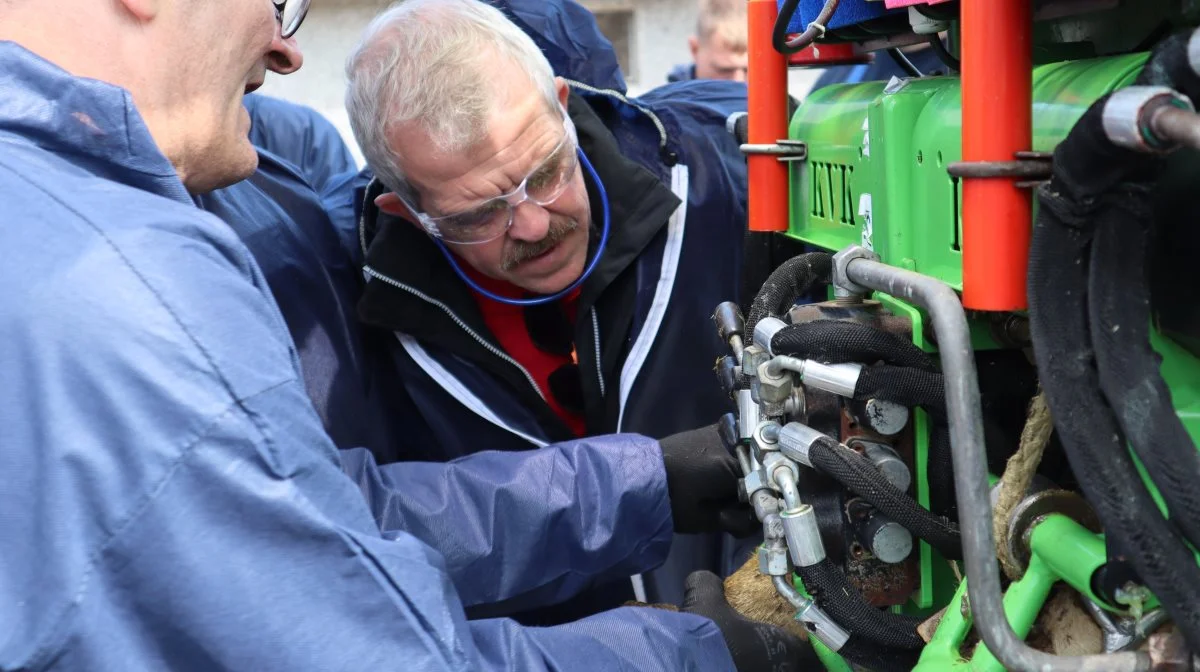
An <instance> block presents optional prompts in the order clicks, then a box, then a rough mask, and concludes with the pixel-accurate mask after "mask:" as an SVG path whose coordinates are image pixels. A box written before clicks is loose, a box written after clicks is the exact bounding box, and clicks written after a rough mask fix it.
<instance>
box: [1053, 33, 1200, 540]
mask: <svg viewBox="0 0 1200 672" xmlns="http://www.w3.org/2000/svg"><path fill="white" fill-rule="evenodd" d="M1191 39H1192V40H1193V41H1197V42H1198V43H1200V39H1198V38H1191ZM1188 45H1189V37H1188V36H1187V35H1183V34H1181V35H1176V36H1174V37H1172V38H1170V39H1169V40H1167V41H1166V42H1165V43H1164V45H1162V46H1161V47H1159V48H1158V49H1157V50H1156V56H1157V57H1158V58H1157V60H1158V61H1159V62H1161V63H1162V65H1161V66H1159V67H1158V68H1153V69H1152V68H1147V69H1146V70H1145V71H1143V73H1142V75H1141V76H1140V77H1139V78H1138V83H1139V84H1158V83H1163V80H1167V81H1170V82H1171V84H1172V85H1173V86H1174V87H1175V88H1178V89H1180V90H1181V92H1182V93H1184V94H1185V95H1186V96H1188V97H1189V98H1190V99H1192V100H1193V101H1195V100H1200V77H1197V75H1196V73H1195V72H1194V71H1193V70H1192V67H1191V65H1190V64H1189V63H1188V62H1187V59H1186V56H1187V54H1188ZM1083 158H1084V159H1086V158H1087V157H1083ZM1128 165H1129V166H1130V167H1131V168H1132V169H1133V170H1130V171H1128V172H1127V173H1126V177H1125V178H1124V179H1123V180H1122V189H1121V191H1122V192H1124V193H1123V196H1124V198H1123V199H1122V200H1121V201H1119V202H1112V203H1110V204H1109V206H1108V208H1107V210H1106V211H1105V214H1104V216H1103V217H1102V218H1100V219H1098V220H1097V222H1096V229H1095V239H1094V241H1093V243H1092V251H1091V265H1090V273H1091V275H1090V278H1089V280H1088V308H1089V317H1090V320H1091V333H1092V341H1093V342H1092V346H1093V347H1094V348H1095V351H1096V362H1097V367H1098V369H1099V374H1100V387H1101V389H1102V390H1103V391H1104V395H1105V396H1106V397H1107V398H1108V402H1109V406H1110V407H1111V408H1112V409H1113V411H1114V412H1115V413H1116V416H1117V420H1118V422H1119V423H1120V425H1121V429H1122V431H1123V432H1124V434H1125V437H1126V438H1127V439H1128V440H1129V442H1130V443H1131V444H1133V448H1134V451H1135V452H1136V453H1137V455H1138V457H1139V458H1141V460H1142V463H1143V464H1144V465H1145V467H1146V470H1147V471H1148V472H1149V473H1150V476H1151V478H1152V479H1153V480H1154V483H1155V485H1156V486H1157V487H1158V489H1159V492H1160V493H1161V494H1162V496H1163V500H1164V501H1165V502H1166V504H1167V508H1168V510H1169V511H1170V514H1171V520H1172V521H1173V522H1174V523H1175V525H1176V527H1178V528H1179V529H1180V530H1181V531H1182V532H1183V535H1184V537H1185V538H1186V539H1187V540H1188V541H1189V542H1191V544H1192V545H1193V546H1194V547H1197V548H1200V489H1197V488H1196V487H1195V486H1196V483H1197V481H1200V451H1197V450H1196V447H1195V446H1194V445H1193V443H1192V440H1191V437H1190V436H1189V435H1188V432H1187V430H1186V429H1185V428H1184V426H1183V423H1182V422H1181V421H1180V420H1179V416H1178V415H1177V414H1176V413H1175V409H1174V407H1173V406H1172V404H1171V391H1170V390H1169V389H1167V384H1166V381H1164V380H1163V378H1162V375H1161V374H1160V373H1159V370H1158V369H1159V363H1158V360H1157V355H1156V354H1155V352H1154V350H1153V349H1152V348H1151V347H1150V333H1149V329H1150V326H1149V325H1150V320H1151V318H1152V316H1151V313H1150V301H1149V297H1150V288H1149V285H1148V283H1147V280H1146V273H1147V271H1146V262H1147V257H1148V253H1149V245H1148V237H1149V235H1150V232H1149V228H1150V226H1151V223H1152V222H1153V221H1154V216H1153V206H1152V204H1151V202H1150V196H1151V192H1152V190H1153V188H1154V185H1155V184H1157V182H1158V181H1159V177H1160V175H1161V173H1162V167H1163V164H1162V162H1161V161H1155V162H1154V163H1153V164H1152V165H1147V164H1146V163H1145V162H1133V163H1130V164H1128ZM1067 168H1068V169H1074V170H1077V171H1079V173H1081V175H1082V176H1083V177H1085V178H1086V177H1087V172H1086V170H1087V167H1086V166H1082V165H1068V166H1067ZM1106 193H1107V190H1106Z"/></svg>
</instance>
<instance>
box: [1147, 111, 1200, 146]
mask: <svg viewBox="0 0 1200 672" xmlns="http://www.w3.org/2000/svg"><path fill="white" fill-rule="evenodd" d="M1150 130H1151V132H1152V133H1154V135H1155V136H1157V137H1160V138H1163V139H1164V140H1168V141H1170V142H1171V143H1172V144H1177V145H1183V146H1185V147H1191V148H1193V149H1200V115H1197V114H1196V113H1195V112H1192V111H1191V110H1187V109H1184V108H1180V107H1175V106H1173V105H1164V106H1163V107H1160V108H1159V109H1157V110H1156V111H1155V112H1154V114H1153V115H1152V116H1151V117H1150Z"/></svg>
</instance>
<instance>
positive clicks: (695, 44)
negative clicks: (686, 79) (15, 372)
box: [688, 35, 700, 61]
mask: <svg viewBox="0 0 1200 672" xmlns="http://www.w3.org/2000/svg"><path fill="white" fill-rule="evenodd" d="M688 49H690V50H691V52H692V60H693V61H694V60H696V55H697V54H699V53H700V38H698V37H696V36H695V35H691V36H689V37H688Z"/></svg>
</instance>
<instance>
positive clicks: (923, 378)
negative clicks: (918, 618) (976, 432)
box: [771, 320, 961, 557]
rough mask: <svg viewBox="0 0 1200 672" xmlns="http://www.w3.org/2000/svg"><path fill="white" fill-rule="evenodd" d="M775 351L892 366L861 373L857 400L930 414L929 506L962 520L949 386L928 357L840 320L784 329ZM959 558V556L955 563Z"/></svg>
mask: <svg viewBox="0 0 1200 672" xmlns="http://www.w3.org/2000/svg"><path fill="white" fill-rule="evenodd" d="M771 351H772V352H773V353H776V354H784V355H793V356H797V357H804V358H807V359H815V360H817V361H821V362H827V363H838V364H840V363H844V362H858V363H862V364H873V363H875V362H884V363H885V364H887V365H892V366H873V367H868V368H865V369H863V372H862V374H861V375H860V377H859V380H858V385H857V387H856V389H855V394H854V396H855V398H856V399H859V400H864V401H865V400H867V399H883V400H886V401H891V402H895V403H898V404H902V405H904V406H907V407H910V408H917V407H919V408H922V409H924V410H925V411H926V412H927V413H929V415H930V417H931V418H932V419H933V421H934V425H933V431H932V432H931V436H930V452H929V460H928V464H929V488H930V506H931V508H932V509H933V510H934V511H935V512H937V513H938V514H941V515H943V516H947V517H949V518H950V519H952V520H957V519H958V514H957V506H956V505H955V502H954V470H953V460H952V459H951V455H950V435H949V430H948V428H947V426H946V403H945V385H944V381H943V379H942V375H941V374H940V373H938V372H937V367H936V366H935V365H934V363H933V358H932V357H930V355H929V354H928V353H926V352H925V351H923V350H921V349H920V348H918V347H917V346H916V345H914V344H913V343H912V341H909V340H908V339H905V338H902V337H900V336H898V335H896V334H893V333H891V332H887V331H883V330H880V329H874V328H872V327H868V326H866V325H862V324H858V323H855V322H841V321H836V320H815V321H813V322H805V323H801V324H793V325H790V326H787V327H784V328H783V329H780V330H779V332H778V333H776V334H775V336H774V337H772V338H771ZM910 531H912V530H910ZM913 533H914V534H916V532H915V531H914V532H913ZM960 553H961V551H957V550H956V551H955V554H954V556H953V557H958V556H959V554H960Z"/></svg>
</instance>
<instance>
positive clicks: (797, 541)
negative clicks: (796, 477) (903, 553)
mask: <svg viewBox="0 0 1200 672" xmlns="http://www.w3.org/2000/svg"><path fill="white" fill-rule="evenodd" d="M779 517H780V518H781V519H782V520H783V534H784V537H785V538H786V539H787V547H788V552H789V553H790V554H791V556H792V562H793V563H795V565H796V566H797V567H812V566H813V565H815V564H817V563H819V562H821V561H822V560H824V559H825V544H824V543H823V542H822V541H821V530H820V528H818V527H817V514H816V511H814V510H813V507H812V505H810V504H804V505H803V506H800V507H798V508H795V509H787V510H786V511H782V512H780V514H779ZM910 543H911V542H910Z"/></svg>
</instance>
